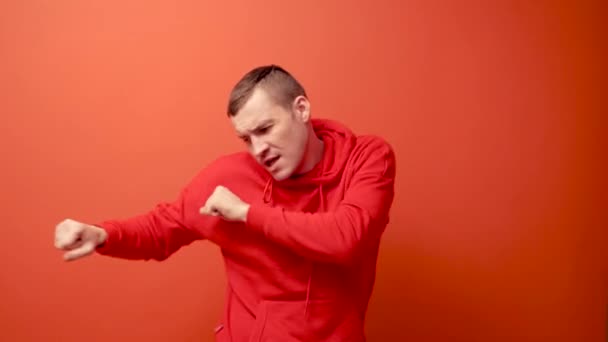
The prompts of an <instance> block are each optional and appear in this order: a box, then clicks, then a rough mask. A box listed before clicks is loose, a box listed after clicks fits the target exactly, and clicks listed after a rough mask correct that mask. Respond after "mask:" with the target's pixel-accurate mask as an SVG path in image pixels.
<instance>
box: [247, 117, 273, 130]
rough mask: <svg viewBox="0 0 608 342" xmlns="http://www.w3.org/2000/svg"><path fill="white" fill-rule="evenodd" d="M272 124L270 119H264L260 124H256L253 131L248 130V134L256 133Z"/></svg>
mask: <svg viewBox="0 0 608 342" xmlns="http://www.w3.org/2000/svg"><path fill="white" fill-rule="evenodd" d="M271 123H272V119H266V120H264V121H262V122H260V123H259V124H257V125H256V126H255V127H254V128H253V129H251V130H250V132H252V133H253V132H256V131H259V130H260V129H262V128H264V126H268V125H269V124H271Z"/></svg>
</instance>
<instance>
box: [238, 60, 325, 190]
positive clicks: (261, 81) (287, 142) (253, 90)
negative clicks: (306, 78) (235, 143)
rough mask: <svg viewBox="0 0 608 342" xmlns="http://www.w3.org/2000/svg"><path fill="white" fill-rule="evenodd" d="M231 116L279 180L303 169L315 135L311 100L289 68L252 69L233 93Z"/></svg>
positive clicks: (256, 153)
mask: <svg viewBox="0 0 608 342" xmlns="http://www.w3.org/2000/svg"><path fill="white" fill-rule="evenodd" d="M228 116H229V117H230V119H231V121H232V124H233V125H234V128H235V129H236V132H237V134H238V136H239V137H240V138H241V139H242V140H243V141H244V142H245V143H246V144H247V146H248V148H249V151H250V153H251V154H252V155H253V156H254V158H255V159H256V160H257V161H258V162H259V163H260V164H261V165H262V166H264V167H265V168H266V170H268V172H270V173H271V174H272V176H273V177H274V178H275V179H276V180H283V179H286V178H288V177H290V176H291V175H293V174H297V173H300V172H302V171H303V170H302V168H303V167H305V166H304V164H305V163H304V159H305V157H306V156H305V155H306V152H307V149H308V145H309V138H310V136H311V134H312V135H314V133H313V132H312V127H311V124H310V103H309V102H308V99H307V97H306V92H305V91H304V88H303V87H302V86H301V85H300V83H299V82H298V81H297V80H296V79H295V78H293V77H292V76H291V75H290V74H289V73H288V72H287V71H285V70H284V69H282V68H281V67H278V66H276V65H270V66H263V67H258V68H255V69H253V70H251V71H250V72H248V73H247V74H246V75H245V76H243V78H241V80H240V81H239V82H238V83H237V84H236V86H235V87H234V89H233V90H232V92H231V93H230V100H229V103H228ZM305 171H306V170H305Z"/></svg>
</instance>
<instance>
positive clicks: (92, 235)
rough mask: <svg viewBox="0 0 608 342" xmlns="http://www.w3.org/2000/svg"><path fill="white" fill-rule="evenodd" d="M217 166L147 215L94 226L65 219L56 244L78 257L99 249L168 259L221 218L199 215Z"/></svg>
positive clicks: (67, 256)
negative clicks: (173, 198) (174, 198)
mask: <svg viewBox="0 0 608 342" xmlns="http://www.w3.org/2000/svg"><path fill="white" fill-rule="evenodd" d="M216 169H217V167H216V166H214V165H210V166H208V167H207V168H205V169H203V170H202V171H201V172H200V173H199V174H198V175H197V176H196V177H194V178H193V179H192V180H191V181H190V182H189V184H188V185H186V186H185V187H184V188H183V189H182V191H181V192H180V194H179V196H178V197H177V199H176V200H174V201H172V202H165V203H161V204H158V205H157V206H156V207H155V208H154V209H152V210H150V211H149V212H148V213H146V214H142V215H138V216H134V217H131V218H127V219H121V220H106V221H102V222H99V223H97V224H94V225H90V224H86V223H82V222H78V221H74V220H64V221H63V222H61V223H60V224H59V225H57V227H56V231H55V245H56V247H57V248H59V249H62V250H66V251H68V252H66V253H65V255H64V258H65V259H66V260H75V259H78V258H81V257H83V256H86V255H89V254H91V253H92V252H94V251H96V252H97V253H99V254H102V255H107V256H113V257H117V258H123V259H140V260H149V259H155V260H159V261H160V260H164V259H167V258H168V257H169V256H171V255H172V254H173V253H175V252H176V251H177V250H179V249H180V248H181V247H183V246H185V245H188V244H190V243H192V242H193V241H195V240H200V239H204V238H205V233H204V232H203V229H202V227H207V228H209V229H211V227H212V226H213V225H215V224H217V220H214V219H212V218H205V217H201V216H200V215H198V208H199V207H200V205H201V203H202V201H203V200H204V198H205V197H206V196H208V195H209V194H210V193H211V191H212V190H213V188H214V187H215V183H214V182H215V181H216V176H217V175H218V174H219V173H218V171H217V170H216Z"/></svg>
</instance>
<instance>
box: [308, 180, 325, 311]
mask: <svg viewBox="0 0 608 342" xmlns="http://www.w3.org/2000/svg"><path fill="white" fill-rule="evenodd" d="M319 205H320V207H321V212H325V196H323V184H319ZM313 271H314V262H312V263H311V264H310V274H309V275H308V286H307V287H306V303H305V304H304V316H306V313H307V312H308V303H309V302H310V286H311V284H312V272H313Z"/></svg>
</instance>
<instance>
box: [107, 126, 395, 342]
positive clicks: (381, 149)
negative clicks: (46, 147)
mask: <svg viewBox="0 0 608 342" xmlns="http://www.w3.org/2000/svg"><path fill="white" fill-rule="evenodd" d="M313 127H314V130H315V132H316V134H317V136H318V137H319V138H321V139H322V140H323V142H324V146H325V148H324V154H323V158H322V160H321V162H319V163H318V164H317V165H316V166H315V168H314V169H313V170H311V171H310V172H308V173H306V174H304V175H301V176H298V177H295V178H291V179H288V180H284V181H280V182H278V181H275V180H274V179H273V178H272V177H271V176H270V174H269V173H268V172H267V171H266V170H265V169H264V168H263V167H262V166H261V165H259V164H258V163H257V162H256V161H255V160H254V159H253V157H251V156H250V155H249V154H248V153H246V152H242V153H236V154H231V155H228V156H225V157H221V158H219V159H217V160H216V161H215V162H213V163H211V164H210V165H209V166H207V167H206V168H204V169H203V170H202V171H201V172H200V173H199V174H198V175H197V176H196V177H194V178H193V179H192V180H191V182H190V183H189V184H188V185H187V186H186V187H184V189H183V190H182V192H181V193H180V195H179V197H178V199H177V200H176V201H174V202H171V203H162V204H159V205H158V206H157V207H156V208H154V209H153V210H152V211H150V212H149V213H147V214H145V215H140V216H136V217H133V218H130V219H126V220H111V221H106V222H103V223H101V224H100V226H102V227H104V228H105V229H106V230H107V232H108V239H107V241H106V243H105V244H104V245H103V246H101V247H99V248H98V249H97V251H98V253H100V254H104V255H110V256H114V257H119V258H126V259H144V260H148V259H156V260H164V259H166V258H167V257H169V256H170V255H171V254H172V253H174V252H175V251H177V250H178V249H179V248H180V247H182V246H184V245H188V244H190V243H191V242H193V241H195V240H201V239H205V240H209V241H212V242H214V243H216V244H217V245H219V246H220V248H221V250H222V254H223V256H224V259H225V264H226V273H227V280H228V282H227V284H228V286H227V297H226V306H225V310H224V315H223V318H222V320H221V323H220V325H218V327H217V328H216V333H217V334H216V338H217V340H218V341H232V342H252V341H256V342H257V341H280V342H291V341H354V342H357V341H365V335H364V319H365V312H366V310H367V305H368V302H369V298H370V296H371V293H372V288H373V285H374V279H375V271H376V259H377V256H378V246H379V243H380V237H381V234H382V233H383V231H384V229H385V227H386V225H387V223H388V220H389V218H388V216H389V209H390V207H391V204H392V201H393V196H394V179H395V156H394V154H393V151H392V149H391V147H390V146H389V145H388V144H387V143H386V142H385V141H383V140H382V139H380V138H378V137H374V136H355V135H354V134H353V133H352V132H351V131H349V130H348V129H347V128H346V127H344V126H342V125H340V124H338V123H337V122H333V121H329V120H318V119H317V120H313ZM218 185H223V186H225V187H227V188H228V189H230V190H231V191H232V192H234V193H235V194H236V195H237V196H239V197H240V198H241V199H242V200H243V201H245V202H247V203H249V204H250V205H251V207H250V209H249V213H248V216H247V223H237V222H228V221H224V220H222V219H221V218H219V217H214V216H204V215H200V214H199V208H200V207H202V206H203V205H204V204H205V201H206V199H207V198H208V197H209V196H210V195H211V193H212V192H213V190H214V189H215V187H216V186H218Z"/></svg>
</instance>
